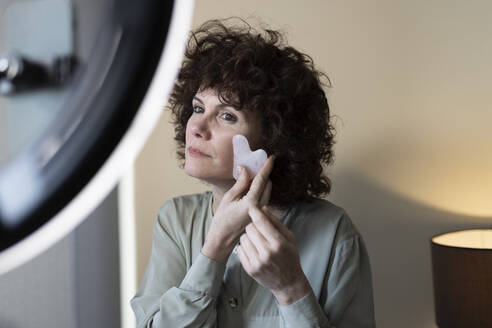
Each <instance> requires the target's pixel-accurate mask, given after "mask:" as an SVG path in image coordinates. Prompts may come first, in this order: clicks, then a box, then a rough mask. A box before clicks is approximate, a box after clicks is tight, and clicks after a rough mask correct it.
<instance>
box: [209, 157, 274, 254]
mask: <svg viewBox="0 0 492 328" xmlns="http://www.w3.org/2000/svg"><path fill="white" fill-rule="evenodd" d="M273 163H274V156H270V157H269V158H268V159H267V160H266V162H265V164H263V167H262V168H261V169H260V171H259V172H258V174H257V175H256V176H255V177H254V179H253V181H250V179H249V175H248V172H247V170H246V169H245V168H241V170H240V173H239V177H238V179H237V181H236V183H235V184H234V185H233V186H232V187H231V189H229V190H228V191H227V192H226V193H225V194H224V196H223V197H222V200H221V201H220V204H219V206H218V207H217V211H216V212H215V215H214V217H213V220H212V223H211V225H210V229H209V231H208V233H207V237H206V240H205V243H204V245H203V247H202V253H203V254H204V255H205V256H207V257H209V258H211V259H213V260H216V261H219V262H222V263H225V262H226V261H227V259H228V257H229V255H230V254H231V252H232V250H233V248H234V246H235V245H236V243H237V242H238V240H239V237H240V236H241V234H242V233H243V232H244V229H245V228H246V226H247V225H248V224H249V223H250V222H251V218H250V217H249V215H248V210H249V207H250V205H251V204H254V205H255V206H258V207H261V206H264V205H267V204H268V203H269V201H270V193H271V191H272V182H271V180H270V179H269V176H270V173H271V171H272V169H273ZM248 187H249V190H248ZM247 190H248V191H247ZM246 191H247V193H246V194H244V193H245V192H246Z"/></svg>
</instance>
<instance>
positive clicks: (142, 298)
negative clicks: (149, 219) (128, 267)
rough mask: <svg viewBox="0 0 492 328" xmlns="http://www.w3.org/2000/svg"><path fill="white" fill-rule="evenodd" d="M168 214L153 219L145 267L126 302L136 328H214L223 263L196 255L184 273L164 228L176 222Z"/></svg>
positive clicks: (172, 235) (173, 242)
mask: <svg viewBox="0 0 492 328" xmlns="http://www.w3.org/2000/svg"><path fill="white" fill-rule="evenodd" d="M165 206H166V205H165ZM168 207H169V205H168ZM163 208H164V207H163ZM169 212H170V213H171V215H172V213H173V211H166V208H164V210H161V212H160V215H159V216H158V217H157V219H156V220H155V223H154V229H153V237H152V251H151V255H150V260H149V264H148V266H147V270H146V272H145V275H144V278H143V281H142V283H141V285H140V287H139V289H138V291H137V294H136V295H135V297H134V298H133V299H132V300H131V301H130V304H131V307H132V309H133V311H134V312H135V316H136V320H137V328H143V327H149V328H150V327H153V328H164V327H205V328H207V327H215V326H216V318H217V311H216V300H217V296H218V294H219V292H220V287H221V283H222V277H223V275H224V271H225V264H222V263H219V262H217V261H214V260H212V259H210V258H208V257H207V256H205V255H203V254H202V253H199V254H198V256H197V257H196V258H195V260H194V261H193V264H192V265H191V267H190V268H189V270H188V271H187V268H186V260H185V256H184V251H183V250H182V248H181V247H180V244H179V242H177V240H179V238H177V237H176V236H175V233H173V232H174V231H173V229H172V228H171V226H168V225H166V220H168V219H177V218H170V217H168V216H169V214H170V213H169Z"/></svg>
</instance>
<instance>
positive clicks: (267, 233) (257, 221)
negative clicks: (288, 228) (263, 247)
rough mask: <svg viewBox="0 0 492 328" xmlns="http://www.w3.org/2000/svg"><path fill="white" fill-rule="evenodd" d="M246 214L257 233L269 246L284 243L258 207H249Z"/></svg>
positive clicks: (281, 235)
mask: <svg viewBox="0 0 492 328" xmlns="http://www.w3.org/2000/svg"><path fill="white" fill-rule="evenodd" d="M248 214H249V216H250V217H251V220H252V221H253V224H254V225H255V226H256V228H257V229H258V231H259V232H260V233H261V234H262V235H263V237H264V238H265V239H266V240H267V241H268V243H269V244H271V245H278V243H281V242H282V241H284V239H285V237H284V235H283V234H282V233H280V231H279V230H278V229H277V228H276V227H275V226H274V224H273V223H272V222H271V220H272V219H268V218H267V216H266V215H265V213H263V212H262V211H261V210H260V209H259V208H258V207H256V206H250V207H249V209H248Z"/></svg>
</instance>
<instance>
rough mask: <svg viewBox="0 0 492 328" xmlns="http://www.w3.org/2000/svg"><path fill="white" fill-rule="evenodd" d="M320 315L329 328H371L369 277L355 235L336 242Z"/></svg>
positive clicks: (365, 257) (364, 255)
mask: <svg viewBox="0 0 492 328" xmlns="http://www.w3.org/2000/svg"><path fill="white" fill-rule="evenodd" d="M326 295H327V296H326V298H325V299H324V300H323V302H324V312H325V313H326V314H327V315H328V319H329V321H330V323H331V325H332V327H337V328H359V327H360V328H362V327H367V328H372V327H375V326H376V324H375V320H374V301H373V293H372V275H371V269H370V264H369V256H368V254H367V250H366V247H365V245H364V241H363V240H362V237H361V236H360V235H359V234H356V235H353V236H351V237H349V238H347V239H344V240H343V241H341V242H339V243H338V245H337V246H336V248H335V253H334V257H333V261H332V265H331V268H330V274H329V276H328V280H327V283H326Z"/></svg>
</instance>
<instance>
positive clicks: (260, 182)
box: [248, 155, 275, 204]
mask: <svg viewBox="0 0 492 328" xmlns="http://www.w3.org/2000/svg"><path fill="white" fill-rule="evenodd" d="M274 159H275V156H273V155H272V156H270V157H268V159H267V160H266V162H265V164H263V166H262V168H261V169H260V171H259V172H258V174H257V175H256V176H255V177H254V179H253V182H252V183H251V188H250V189H249V192H248V197H250V198H251V199H252V200H253V201H254V202H255V204H258V202H259V200H260V197H261V195H262V194H263V191H264V190H265V187H266V185H267V183H268V177H269V176H270V173H271V172H272V170H273V161H274Z"/></svg>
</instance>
